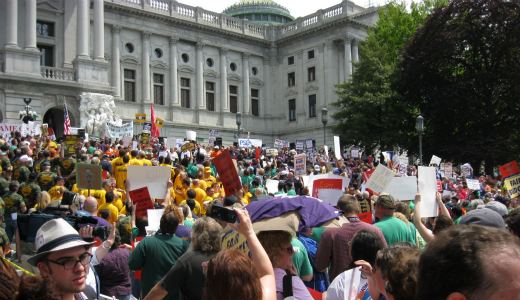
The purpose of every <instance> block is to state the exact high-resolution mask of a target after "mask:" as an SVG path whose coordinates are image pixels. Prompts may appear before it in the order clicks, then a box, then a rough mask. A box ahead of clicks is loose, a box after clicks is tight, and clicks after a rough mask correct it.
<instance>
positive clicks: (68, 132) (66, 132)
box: [63, 103, 70, 135]
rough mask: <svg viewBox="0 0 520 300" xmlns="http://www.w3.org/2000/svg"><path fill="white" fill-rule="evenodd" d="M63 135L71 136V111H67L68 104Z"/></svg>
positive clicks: (64, 113) (64, 114)
mask: <svg viewBox="0 0 520 300" xmlns="http://www.w3.org/2000/svg"><path fill="white" fill-rule="evenodd" d="M63 120H64V122H63V134H65V135H69V134H70V118H69V111H68V110H67V104H66V103H65V111H64V112H63Z"/></svg>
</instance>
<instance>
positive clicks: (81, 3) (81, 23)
mask: <svg viewBox="0 0 520 300" xmlns="http://www.w3.org/2000/svg"><path fill="white" fill-rule="evenodd" d="M77 1H78V2H77V5H78V19H77V20H78V21H77V22H78V34H77V36H76V39H77V40H78V46H77V48H78V49H77V53H76V54H77V56H78V57H83V58H90V54H89V48H88V41H89V31H90V17H89V1H88V0H77Z"/></svg>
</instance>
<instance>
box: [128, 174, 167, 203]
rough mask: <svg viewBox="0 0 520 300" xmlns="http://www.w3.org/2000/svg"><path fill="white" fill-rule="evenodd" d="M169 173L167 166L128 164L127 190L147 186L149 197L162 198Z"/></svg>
mask: <svg viewBox="0 0 520 300" xmlns="http://www.w3.org/2000/svg"><path fill="white" fill-rule="evenodd" d="M170 175H171V173H170V168H169V167H148V166H128V179H127V180H128V183H129V185H130V186H129V188H128V190H129V191H133V190H136V189H139V188H142V187H147V188H148V191H149V192H150V197H152V198H156V199H164V197H165V195H166V190H167V188H168V180H170Z"/></svg>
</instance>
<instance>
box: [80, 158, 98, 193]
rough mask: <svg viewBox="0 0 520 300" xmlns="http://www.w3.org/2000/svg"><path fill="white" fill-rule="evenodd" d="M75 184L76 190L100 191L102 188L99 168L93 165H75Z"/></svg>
mask: <svg viewBox="0 0 520 300" xmlns="http://www.w3.org/2000/svg"><path fill="white" fill-rule="evenodd" d="M76 183H77V185H78V189H84V190H89V189H90V190H100V189H102V188H103V186H102V177H101V166H100V165H93V164H82V163H79V164H77V165H76Z"/></svg>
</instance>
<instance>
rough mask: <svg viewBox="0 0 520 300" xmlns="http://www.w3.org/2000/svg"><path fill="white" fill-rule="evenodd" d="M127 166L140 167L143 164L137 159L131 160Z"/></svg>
mask: <svg viewBox="0 0 520 300" xmlns="http://www.w3.org/2000/svg"><path fill="white" fill-rule="evenodd" d="M128 165H129V166H142V165H143V162H142V161H140V160H139V159H137V158H131V159H130V161H129V162H128Z"/></svg>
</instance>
